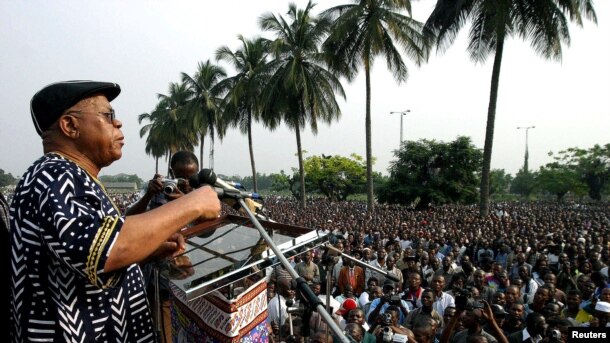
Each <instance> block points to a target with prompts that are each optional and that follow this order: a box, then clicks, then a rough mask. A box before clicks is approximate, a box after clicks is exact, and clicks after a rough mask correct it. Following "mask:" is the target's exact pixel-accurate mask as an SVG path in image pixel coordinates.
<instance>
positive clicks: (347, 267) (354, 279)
mask: <svg viewBox="0 0 610 343" xmlns="http://www.w3.org/2000/svg"><path fill="white" fill-rule="evenodd" d="M364 278H365V275H364V269H362V267H360V266H357V265H356V264H355V262H354V261H353V260H350V259H346V261H345V262H344V264H343V268H341V271H340V272H339V279H337V287H339V292H341V293H344V292H345V288H346V287H347V286H350V287H351V288H352V292H353V293H354V294H355V295H356V296H360V294H362V292H364ZM369 281H370V279H369Z"/></svg>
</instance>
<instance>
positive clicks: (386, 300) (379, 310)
mask: <svg viewBox="0 0 610 343" xmlns="http://www.w3.org/2000/svg"><path fill="white" fill-rule="evenodd" d="M382 289H383V295H382V296H381V297H380V298H378V299H375V300H373V302H371V306H370V308H369V312H368V313H367V321H368V322H369V324H373V323H375V320H376V319H377V316H378V315H379V314H383V313H385V311H386V309H387V308H388V307H389V306H392V305H394V306H396V307H397V308H398V309H399V310H400V315H399V322H400V323H404V321H405V318H406V316H407V314H408V313H409V310H408V306H409V305H408V304H407V302H406V301H404V300H402V299H401V298H400V297H399V296H398V295H396V284H395V283H394V281H391V280H389V279H386V280H385V281H384V283H383V288H382ZM394 297H396V298H397V299H394Z"/></svg>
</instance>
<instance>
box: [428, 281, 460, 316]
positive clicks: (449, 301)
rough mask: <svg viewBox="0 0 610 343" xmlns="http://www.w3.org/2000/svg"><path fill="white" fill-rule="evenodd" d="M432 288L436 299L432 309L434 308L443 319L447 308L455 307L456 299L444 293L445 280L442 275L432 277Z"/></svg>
mask: <svg viewBox="0 0 610 343" xmlns="http://www.w3.org/2000/svg"><path fill="white" fill-rule="evenodd" d="M430 288H431V289H432V290H433V291H434V297H435V300H434V304H433V305H432V307H434V309H435V310H436V312H438V314H440V316H441V317H442V316H443V313H445V309H446V308H447V307H449V306H455V299H454V298H453V297H452V296H451V295H449V294H447V293H446V292H443V289H444V288H445V278H444V277H443V276H442V275H435V276H433V277H432V282H431V285H430Z"/></svg>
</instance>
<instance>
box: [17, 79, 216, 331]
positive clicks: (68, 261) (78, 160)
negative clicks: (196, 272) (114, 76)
mask: <svg viewBox="0 0 610 343" xmlns="http://www.w3.org/2000/svg"><path fill="white" fill-rule="evenodd" d="M119 93H120V87H119V86H118V85H117V84H115V83H108V82H97V81H66V82H57V83H53V84H51V85H48V86H46V87H44V88H43V89H42V90H40V91H39V92H37V93H36V94H35V95H34V96H33V98H32V100H31V102H30V110H31V117H32V120H33V122H34V126H35V128H36V131H37V133H38V134H39V135H40V136H41V138H42V146H43V152H44V155H43V156H42V157H41V158H39V159H38V160H37V161H36V162H34V164H33V165H32V166H31V167H30V168H29V169H28V170H27V171H26V173H25V174H24V176H23V177H22V178H21V181H20V182H19V184H18V185H17V187H16V189H15V192H14V198H13V202H12V205H11V209H10V213H11V251H12V256H11V263H12V264H13V268H12V272H11V275H10V280H11V281H10V282H11V285H12V286H11V287H12V294H13V297H12V299H11V308H12V309H13V310H12V311H11V320H10V335H11V337H12V340H13V341H65V340H70V341H72V340H74V341H94V340H100V341H101V340H105V341H130V340H140V341H151V342H152V341H154V340H155V330H154V328H153V323H152V318H151V311H150V309H149V308H148V302H147V301H146V299H145V297H146V294H145V291H144V282H143V279H142V273H141V271H140V268H139V266H138V263H140V262H143V261H145V260H146V259H149V258H151V257H153V256H156V257H166V256H177V254H179V253H181V252H183V251H184V249H185V244H184V239H183V238H182V236H181V235H180V234H179V233H178V230H180V229H181V228H182V227H184V226H185V225H186V224H188V223H190V222H192V221H193V220H195V219H197V218H202V219H213V218H217V217H218V216H219V215H220V202H219V200H218V197H217V195H216V193H215V192H214V191H213V190H212V189H211V188H210V187H202V188H199V189H197V190H195V191H193V192H191V193H189V194H187V195H185V196H183V197H181V198H180V199H177V200H176V201H174V202H171V203H169V204H167V205H165V206H161V207H159V208H157V209H155V210H152V211H149V212H146V213H143V214H139V215H134V216H125V215H123V214H122V213H121V212H120V210H119V208H118V207H117V206H116V205H115V204H114V203H113V202H112V199H111V198H110V197H109V196H108V195H107V194H106V192H105V190H104V188H103V186H102V185H101V184H100V182H99V180H98V176H99V173H100V171H101V169H102V168H104V167H107V166H109V165H110V164H112V163H113V162H114V161H116V160H118V159H120V158H121V155H122V148H123V145H124V144H125V139H124V136H123V133H122V132H121V127H122V123H121V121H120V120H119V119H118V118H116V115H115V111H114V109H113V108H112V106H111V104H110V102H111V101H112V100H114V98H116V97H117V96H118V95H119ZM32 228H36V230H35V231H32ZM142 242H146V244H142ZM37 256H45V258H39V257H37ZM66 290H69V291H66ZM110 313H114V315H113V316H109V314H110Z"/></svg>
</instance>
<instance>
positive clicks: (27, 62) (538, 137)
mask: <svg viewBox="0 0 610 343" xmlns="http://www.w3.org/2000/svg"><path fill="white" fill-rule="evenodd" d="M347 2H348V0H341V1H336V0H319V1H318V5H317V6H316V8H315V9H316V10H315V12H320V11H322V10H324V9H327V8H329V7H331V6H334V5H338V4H343V3H347ZM294 3H296V4H297V5H298V7H299V8H303V7H304V6H305V5H306V3H307V1H303V0H299V1H294ZM412 4H413V17H414V18H415V19H417V20H419V21H422V22H423V21H425V20H426V19H427V17H428V15H429V14H430V12H431V11H432V9H433V8H434V5H435V1H433V0H420V1H413V2H412ZM595 7H596V11H597V15H598V25H595V24H594V23H591V22H585V23H584V27H578V26H576V25H570V35H571V44H570V46H569V47H567V46H564V47H563V58H562V60H561V61H559V62H558V61H549V60H545V59H543V58H542V57H540V56H538V55H537V54H536V53H535V52H534V50H533V49H532V48H531V47H530V45H529V43H528V42H524V41H522V40H519V39H517V38H514V39H510V40H508V41H507V42H506V44H505V53H504V57H503V62H502V70H501V74H500V86H499V96H498V104H497V113H496V122H495V135H494V147H493V156H492V162H491V167H492V168H498V169H505V170H506V172H508V173H511V174H513V175H514V174H515V173H516V172H517V171H518V169H519V168H520V167H521V166H522V165H523V157H524V151H525V130H518V129H517V127H526V126H535V128H534V129H531V130H529V156H530V157H529V166H530V168H531V169H537V168H538V167H540V166H541V165H544V164H546V163H548V162H551V160H552V158H551V157H549V155H548V153H549V152H550V151H553V152H558V151H560V150H563V149H566V148H569V147H575V146H576V147H580V148H589V147H592V146H593V145H594V144H606V143H609V142H610V139H609V138H610V106H609V105H610V63H609V62H608V61H610V43H609V42H610V39H609V37H610V1H607V0H598V1H596V3H595ZM287 9H288V1H281V0H256V1H247V0H223V1H156V0H153V1H143V0H132V1H120V0H107V1H84V0H83V1H76V0H71V1H67V0H54V1H33V0H31V1H9V0H0V13H3V14H4V15H3V19H2V20H1V21H0V33H1V36H0V51H2V57H1V63H0V77H1V80H2V82H0V103H1V104H2V106H3V110H2V113H1V114H0V142H1V144H0V168H1V169H4V170H5V171H6V172H10V173H12V174H13V175H14V176H20V175H22V174H23V173H24V172H25V170H26V169H27V168H28V166H29V165H30V164H31V163H32V162H33V161H34V160H36V159H37V158H38V157H39V156H40V155H41V154H42V144H41V141H40V137H39V136H38V135H37V134H36V132H35V130H34V126H33V124H32V121H31V117H30V112H29V102H30V99H31V97H32V96H33V95H34V93H36V92H37V91H38V90H40V89H41V88H42V87H44V86H45V85H47V84H50V83H53V82H56V81H61V80H83V79H89V80H98V81H110V82H116V83H118V84H119V85H120V86H121V89H122V93H121V95H120V96H119V97H118V98H117V99H116V100H114V101H113V102H112V105H113V107H114V108H115V110H116V112H117V116H118V118H119V119H121V121H122V122H123V128H122V130H123V133H124V134H125V136H126V139H125V143H126V144H125V146H124V148H123V157H122V158H121V159H120V160H119V161H116V162H114V163H113V164H112V165H111V166H109V167H107V168H104V169H103V170H102V171H101V173H100V174H101V175H113V174H118V173H128V174H134V173H135V174H138V175H139V176H140V177H141V178H143V179H149V178H150V177H152V176H153V174H154V171H155V161H154V159H153V158H152V157H150V156H147V155H146V154H145V152H144V145H145V139H144V138H140V137H139V129H140V125H139V124H138V122H137V116H138V115H139V114H141V113H144V112H150V111H152V110H153V109H154V107H155V104H156V103H157V93H167V90H168V84H169V83H170V82H178V81H179V80H180V73H181V72H185V73H187V74H191V75H192V74H194V72H195V69H196V66H197V63H198V62H200V61H206V60H208V59H210V60H212V61H214V60H215V51H216V49H217V48H218V47H220V46H223V45H226V46H228V47H230V48H231V49H233V50H235V49H237V48H238V47H239V42H238V40H237V36H238V35H239V34H241V35H243V36H244V37H246V38H252V37H254V36H263V37H267V38H272V35H271V34H270V33H268V32H263V31H262V30H261V29H260V28H259V24H258V20H259V18H260V16H261V15H262V14H263V13H267V12H272V13H275V14H281V15H285V13H286V12H287ZM467 29H468V26H467V27H465V28H464V29H463V30H462V32H461V33H460V35H459V36H458V39H457V40H456V42H455V43H454V44H453V45H452V46H451V47H450V48H449V49H448V50H447V51H445V52H444V53H443V54H437V53H436V52H434V53H433V54H432V55H431V56H430V58H429V60H428V62H427V63H425V64H423V65H422V66H420V67H417V66H416V65H415V64H414V63H412V62H411V61H409V60H406V64H407V66H408V68H409V78H408V80H407V81H406V82H404V83H402V84H398V83H397V82H396V81H395V80H394V78H393V76H392V74H391V73H390V72H388V70H387V69H386V66H385V61H384V60H383V59H381V58H378V59H376V60H375V61H374V64H373V69H372V81H371V87H372V96H371V111H372V126H373V128H372V135H373V136H372V142H373V155H374V156H375V158H376V163H375V165H374V170H375V171H378V172H381V173H384V174H387V168H388V165H389V163H390V161H392V160H393V159H394V155H393V151H394V150H395V149H397V148H398V147H399V143H400V115H399V114H390V112H392V111H406V110H409V111H410V112H409V113H408V114H407V115H406V116H404V126H403V136H404V139H405V140H419V139H435V140H438V141H445V142H448V141H452V140H454V139H455V138H456V137H457V136H460V135H462V136H469V137H471V139H472V141H473V143H474V144H475V146H477V147H479V148H481V149H482V148H483V143H484V139H485V125H486V120H487V119H486V118H487V107H488V103H489V87H490V80H491V68H492V63H493V56H492V58H489V59H488V60H487V61H486V62H485V63H483V64H475V63H473V62H472V61H471V60H470V59H469V57H468V54H467V52H466V45H467V44H466V38H467ZM219 64H221V65H222V66H224V67H225V68H226V70H227V73H228V74H229V75H232V74H233V73H234V70H232V69H231V67H230V66H228V65H226V64H223V62H220V63H219ZM342 81H343V87H344V89H345V92H346V96H347V98H346V99H345V100H343V99H341V100H340V101H339V104H340V107H341V111H342V115H341V118H340V119H339V120H338V121H336V122H333V123H332V124H331V125H325V124H322V125H320V126H319V132H318V134H317V135H313V134H312V133H311V131H310V130H306V131H305V132H303V133H302V146H303V149H304V150H306V154H305V157H307V156H314V155H320V154H326V155H342V156H349V155H350V154H352V153H356V154H359V155H361V156H364V155H365V133H364V118H365V83H364V75H363V73H360V74H359V76H358V77H357V78H356V79H355V80H354V81H353V82H351V83H348V82H347V81H345V80H342ZM253 140H254V154H255V160H256V166H257V171H258V172H260V173H267V174H268V173H278V172H279V171H280V170H284V171H286V172H290V169H291V168H293V167H297V166H298V160H297V157H296V138H295V135H294V133H293V132H291V131H289V130H288V129H287V128H286V127H280V128H279V129H276V130H275V131H269V130H267V129H265V128H264V127H263V126H262V125H260V124H256V125H255V127H254V130H253ZM205 148H206V154H205V156H204V161H203V163H202V165H201V166H202V167H209V165H208V156H207V150H208V148H209V139H207V140H206V143H205ZM196 153H197V154H198V150H197V151H196ZM214 156H215V157H214V162H215V163H214V170H215V171H216V172H217V173H218V174H224V175H241V176H247V175H250V160H249V154H248V143H247V137H246V136H245V135H242V134H241V133H240V132H239V131H237V130H236V129H231V130H229V131H228V132H227V136H226V137H225V138H224V140H223V141H222V142H219V141H218V140H216V146H215V155H214ZM166 166H167V164H166V162H162V163H161V167H160V169H161V170H165V168H166Z"/></svg>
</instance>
